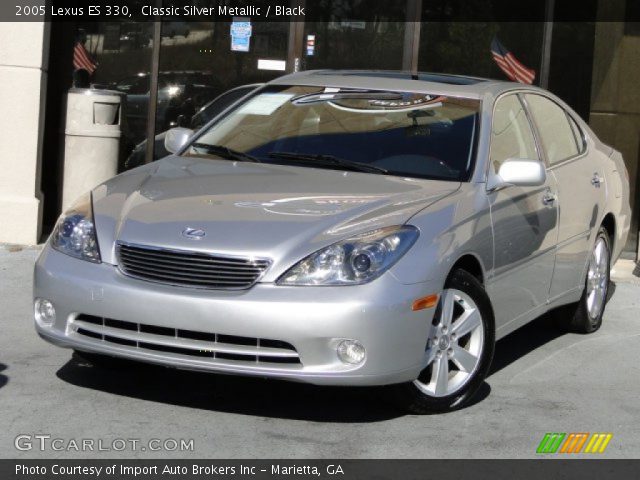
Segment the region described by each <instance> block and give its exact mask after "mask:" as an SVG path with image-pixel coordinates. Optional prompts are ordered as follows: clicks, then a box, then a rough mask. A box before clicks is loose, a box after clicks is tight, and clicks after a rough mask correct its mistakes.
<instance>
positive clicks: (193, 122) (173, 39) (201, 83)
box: [128, 17, 289, 166]
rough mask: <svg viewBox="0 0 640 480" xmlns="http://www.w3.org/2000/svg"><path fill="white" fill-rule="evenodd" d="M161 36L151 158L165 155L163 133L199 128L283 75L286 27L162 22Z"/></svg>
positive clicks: (246, 21) (278, 24) (239, 19)
mask: <svg viewBox="0 0 640 480" xmlns="http://www.w3.org/2000/svg"><path fill="white" fill-rule="evenodd" d="M161 31H162V36H161V43H160V65H159V72H160V73H159V77H158V101H157V105H156V122H155V132H156V136H157V137H156V142H155V147H154V159H158V158H161V157H162V156H164V155H166V154H167V152H166V151H165V150H164V149H163V147H162V142H161V141H158V139H161V138H162V137H163V135H164V133H163V132H165V131H166V130H168V129H170V128H173V127H177V126H181V127H186V128H192V129H197V128H200V127H201V126H202V125H203V124H204V123H206V122H205V121H204V120H205V119H207V121H208V119H211V118H213V117H214V116H215V115H217V114H218V113H220V112H221V111H223V110H224V109H225V108H226V107H227V106H228V105H230V104H231V103H233V102H234V101H235V100H237V99H239V98H241V97H242V96H243V95H246V94H247V93H248V92H249V91H251V90H252V89H253V88H256V87H257V86H259V85H260V84H262V83H264V82H267V81H269V80H272V79H274V78H276V77H278V76H281V75H283V74H284V73H286V71H285V70H286V67H287V65H286V61H287V47H288V38H289V23H288V22H257V21H253V22H252V21H251V19H250V18H245V17H236V18H234V21H233V22H189V23H187V22H163V24H162V29H161ZM232 33H234V34H236V35H233V34H232ZM239 37H242V38H239ZM142 101H144V100H142ZM147 101H148V97H147ZM136 163H138V162H135V161H133V160H131V161H130V162H128V164H129V165H128V166H135V164H136Z"/></svg>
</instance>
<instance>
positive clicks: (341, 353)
mask: <svg viewBox="0 0 640 480" xmlns="http://www.w3.org/2000/svg"><path fill="white" fill-rule="evenodd" d="M337 351H338V358H339V359H340V360H342V361H343V362H344V363H350V364H352V365H357V364H358V363H362V362H363V361H364V356H365V349H364V346H363V345H362V344H361V343H360V342H358V341H357V340H343V341H341V342H340V344H339V345H338V349H337Z"/></svg>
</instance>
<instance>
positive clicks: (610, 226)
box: [600, 212, 616, 254]
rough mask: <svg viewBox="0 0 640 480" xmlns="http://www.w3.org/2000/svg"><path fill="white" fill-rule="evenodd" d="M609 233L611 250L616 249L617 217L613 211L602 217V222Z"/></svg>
mask: <svg viewBox="0 0 640 480" xmlns="http://www.w3.org/2000/svg"><path fill="white" fill-rule="evenodd" d="M600 225H601V226H602V227H604V229H605V230H606V231H607V233H608V234H609V243H610V248H611V252H612V254H613V252H614V251H615V247H616V245H615V243H616V217H615V215H613V213H611V212H609V213H607V214H606V215H605V216H604V218H603V219H602V223H601V224H600Z"/></svg>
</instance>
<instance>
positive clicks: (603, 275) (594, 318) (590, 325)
mask: <svg viewBox="0 0 640 480" xmlns="http://www.w3.org/2000/svg"><path fill="white" fill-rule="evenodd" d="M610 268H611V247H610V241H609V234H608V233H607V231H606V230H605V229H604V228H600V230H599V231H598V235H597V236H596V241H595V242H594V244H593V249H592V250H591V256H590V257H589V265H588V267H587V273H586V275H585V280H584V291H583V292H582V297H580V300H579V301H578V303H574V304H571V305H567V306H565V307H562V308H560V309H558V310H556V311H555V312H554V317H555V319H556V322H557V323H558V324H559V325H560V326H561V327H562V328H564V329H566V330H569V331H571V332H576V333H593V332H595V331H596V330H598V329H599V328H600V326H601V325H602V316H603V315H604V308H605V306H606V304H607V294H608V293H609V281H610Z"/></svg>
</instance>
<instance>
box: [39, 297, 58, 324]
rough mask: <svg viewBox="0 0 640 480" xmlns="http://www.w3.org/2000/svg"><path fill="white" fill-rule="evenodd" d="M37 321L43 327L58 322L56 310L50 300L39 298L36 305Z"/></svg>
mask: <svg viewBox="0 0 640 480" xmlns="http://www.w3.org/2000/svg"><path fill="white" fill-rule="evenodd" d="M35 315H36V320H37V321H38V322H40V323H42V324H43V325H51V324H53V322H55V320H56V309H55V308H54V307H53V304H52V303H51V302H50V301H49V300H45V299H44V298H37V299H36V303H35Z"/></svg>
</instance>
